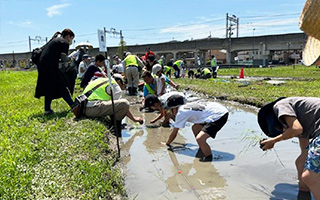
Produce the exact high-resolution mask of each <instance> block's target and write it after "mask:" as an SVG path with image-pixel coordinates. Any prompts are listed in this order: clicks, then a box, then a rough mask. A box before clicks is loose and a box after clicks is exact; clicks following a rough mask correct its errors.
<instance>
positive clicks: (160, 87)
mask: <svg viewBox="0 0 320 200" xmlns="http://www.w3.org/2000/svg"><path fill="white" fill-rule="evenodd" d="M162 80H164V82H166V77H165V76H164V75H163V74H161V76H160V77H158V76H157V78H156V82H157V95H160V93H161V91H162V89H163V87H165V86H166V84H164V85H163V83H162V82H163V81H162ZM164 92H166V90H164Z"/></svg>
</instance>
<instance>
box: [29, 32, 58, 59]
mask: <svg viewBox="0 0 320 200" xmlns="http://www.w3.org/2000/svg"><path fill="white" fill-rule="evenodd" d="M52 39H53V38H51V39H50V40H49V41H48V42H47V43H46V44H45V45H43V46H42V47H40V48H39V47H38V48H35V49H33V50H32V52H31V61H32V63H33V64H35V65H38V63H39V61H40V57H41V53H42V51H43V49H44V48H45V47H46V46H47V44H48V43H49V42H50V41H51V40H52Z"/></svg>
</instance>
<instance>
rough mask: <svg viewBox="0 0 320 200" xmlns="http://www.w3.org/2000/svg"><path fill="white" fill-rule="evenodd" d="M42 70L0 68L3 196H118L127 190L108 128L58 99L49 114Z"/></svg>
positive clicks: (0, 195) (0, 186)
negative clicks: (38, 93) (39, 85)
mask: <svg viewBox="0 0 320 200" xmlns="http://www.w3.org/2000/svg"><path fill="white" fill-rule="evenodd" d="M36 78H37V72H36V71H32V72H15V71H1V72H0V96H1V98H0V127H1V128H0V135H1V140H0V154H1V157H0V172H1V173H0V199H46V198H49V199H99V198H103V199H112V198H113V197H114V196H116V195H118V196H122V195H124V194H125V189H124V185H123V178H122V177H121V175H120V173H119V171H118V170H117V169H116V168H115V167H114V164H115V160H114V158H115V157H116V156H115V152H114V151H113V150H112V149H111V148H110V146H109V145H108V138H107V135H108V130H107V129H106V127H105V125H104V124H102V123H101V122H99V121H95V120H88V119H84V120H80V121H75V119H74V117H73V113H71V112H68V106H67V104H66V103H65V102H64V101H63V100H61V99H59V100H54V101H53V105H52V108H53V109H54V111H55V114H53V115H51V116H44V115H43V105H44V103H43V98H41V100H38V99H36V98H34V97H33V95H34V89H35V85H36Z"/></svg>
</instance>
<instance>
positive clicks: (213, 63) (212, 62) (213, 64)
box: [211, 58, 216, 67]
mask: <svg viewBox="0 0 320 200" xmlns="http://www.w3.org/2000/svg"><path fill="white" fill-rule="evenodd" d="M211 66H212V67H215V66H216V59H214V58H213V59H212V60H211Z"/></svg>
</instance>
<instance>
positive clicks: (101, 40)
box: [98, 29, 107, 52]
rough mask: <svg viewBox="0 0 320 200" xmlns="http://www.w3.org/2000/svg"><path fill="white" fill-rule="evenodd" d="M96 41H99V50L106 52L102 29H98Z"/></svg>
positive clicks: (104, 36)
mask: <svg viewBox="0 0 320 200" xmlns="http://www.w3.org/2000/svg"><path fill="white" fill-rule="evenodd" d="M98 41H99V51H100V52H107V45H106V33H105V32H104V30H99V29H98Z"/></svg>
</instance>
